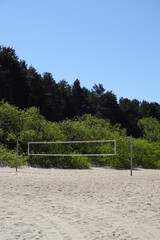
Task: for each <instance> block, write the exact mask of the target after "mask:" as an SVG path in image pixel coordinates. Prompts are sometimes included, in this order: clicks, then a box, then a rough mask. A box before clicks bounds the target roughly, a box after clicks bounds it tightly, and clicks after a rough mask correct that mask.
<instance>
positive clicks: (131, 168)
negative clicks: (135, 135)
mask: <svg viewBox="0 0 160 240" xmlns="http://www.w3.org/2000/svg"><path fill="white" fill-rule="evenodd" d="M130 168H131V169H130V175H131V176H132V135H131V136H130Z"/></svg>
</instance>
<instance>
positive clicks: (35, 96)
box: [0, 46, 160, 168]
mask: <svg viewBox="0 0 160 240" xmlns="http://www.w3.org/2000/svg"><path fill="white" fill-rule="evenodd" d="M0 101H1V102H0V165H9V166H14V165H15V157H16V156H15V148H16V139H17V138H19V141H20V142H19V144H20V145H19V153H20V157H19V163H20V164H22V165H23V164H25V163H27V164H29V165H31V166H34V165H40V166H44V167H51V166H54V167H64V168H68V167H70V168H88V167H90V166H92V165H96V166H97V165H98V166H99V165H100V166H102V165H103V166H104V165H107V166H110V167H116V168H129V166H130V160H129V159H130V138H129V137H128V136H129V135H131V134H132V135H133V137H134V139H133V150H134V151H133V164H134V167H145V168H160V150H159V149H160V105H159V104H158V103H156V102H151V103H149V102H147V101H145V100H143V101H142V102H139V101H138V100H137V99H134V100H130V99H127V98H123V97H121V98H120V99H119V100H117V97H116V95H115V94H114V93H113V92H112V91H106V90H105V89H104V87H103V85H102V84H101V83H99V84H95V85H94V86H93V88H92V89H91V90H88V89H87V88H85V87H81V84H80V80H79V79H75V81H74V82H73V84H72V85H69V84H68V82H67V81H66V80H64V79H63V80H61V81H59V82H56V81H55V80H54V78H53V76H52V74H51V73H48V72H45V73H43V75H41V74H39V73H38V71H37V70H36V69H35V68H34V67H33V66H29V67H28V66H27V63H26V62H25V61H24V60H20V59H19V58H18V56H17V55H16V52H15V50H14V49H13V48H11V47H4V46H0ZM99 139H117V155H116V156H110V157H92V158H90V157H85V156H84V157H76V158H75V157H70V158H66V157H65V158H64V157H59V158H57V157H52V159H51V158H45V159H43V158H37V157H29V156H28V155H27V142H28V141H68V140H70V141H77V140H84V141H86V140H99ZM112 150H113V146H111V145H109V144H97V145H94V146H92V145H90V144H88V145H85V146H84V145H83V146H81V148H80V147H79V146H78V147H75V146H72V145H71V144H69V145H68V146H54V147H53V146H51V147H49V146H46V147H45V149H38V148H37V147H36V148H35V149H32V151H35V152H36V151H42V152H53V151H54V152H59V151H62V152H63V151H64V152H67V153H86V152H89V153H95V152H97V153H100V152H101V153H106V152H108V153H109V152H112Z"/></svg>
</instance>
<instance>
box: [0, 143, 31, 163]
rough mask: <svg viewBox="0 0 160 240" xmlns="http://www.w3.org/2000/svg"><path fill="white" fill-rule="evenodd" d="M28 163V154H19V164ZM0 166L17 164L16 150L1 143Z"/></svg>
mask: <svg viewBox="0 0 160 240" xmlns="http://www.w3.org/2000/svg"><path fill="white" fill-rule="evenodd" d="M26 163H27V156H26V155H24V154H21V155H19V156H18V165H19V166H22V165H23V166H24V165H26ZM0 166H9V167H15V166H16V151H15V150H9V149H7V148H6V147H5V146H3V145H0Z"/></svg>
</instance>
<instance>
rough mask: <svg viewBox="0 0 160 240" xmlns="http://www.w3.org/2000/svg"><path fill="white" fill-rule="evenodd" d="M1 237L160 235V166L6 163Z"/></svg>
mask: <svg viewBox="0 0 160 240" xmlns="http://www.w3.org/2000/svg"><path fill="white" fill-rule="evenodd" d="M0 239H1V240H10V239H11V240H16V239H20V240H21V239H22V240H30V239H44V240H47V239H51V240H101V239H105V240H115V239H118V240H138V239H141V240H148V239H150V240H154V239H156V240H159V239H160V171H159V170H142V169H139V170H136V171H133V176H132V177H130V172H129V171H128V170H122V171H119V170H111V169H104V168H93V169H91V170H59V169H35V168H21V169H18V172H16V171H15V169H11V168H0Z"/></svg>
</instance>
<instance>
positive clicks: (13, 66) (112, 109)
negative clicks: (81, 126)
mask: <svg viewBox="0 0 160 240" xmlns="http://www.w3.org/2000/svg"><path fill="white" fill-rule="evenodd" d="M2 99H3V100H4V101H5V102H9V103H10V104H13V105H15V106H17V107H19V108H20V109H27V108H30V107H33V106H35V107H37V108H39V109H40V113H41V114H42V115H43V116H44V117H45V118H46V119H47V120H49V121H54V122H60V121H63V120H65V119H73V118H74V117H75V116H79V117H80V116H83V115H84V114H91V115H92V116H95V117H97V118H102V119H105V120H106V119H109V120H110V122H111V124H113V125H114V124H117V123H118V124H121V126H122V128H125V129H127V134H128V135H129V134H133V135H134V136H135V137H140V136H142V132H141V130H140V128H139V127H138V125H137V123H138V121H139V120H140V119H143V118H148V117H153V118H156V119H157V120H159V121H160V105H159V104H158V103H156V102H151V103H149V102H147V101H142V102H139V101H138V100H136V99H134V100H129V99H127V98H120V99H119V101H118V100H117V97H116V95H115V94H114V93H113V92H112V91H106V90H105V89H104V87H103V85H102V84H95V85H94V86H93V88H92V89H91V90H88V89H87V88H85V87H81V84H80V81H79V80H78V79H76V80H75V81H74V82H73V84H72V85H69V84H68V83H67V81H66V80H61V81H60V82H58V83H57V82H56V81H55V80H54V78H53V76H52V74H51V73H48V72H45V73H44V74H43V75H41V74H39V73H38V72H37V70H36V69H35V68H34V67H33V66H29V67H28V66H27V63H26V62H25V61H24V60H20V59H19V58H18V56H17V55H16V53H15V50H14V49H12V48H10V47H3V46H1V47H0V100H2Z"/></svg>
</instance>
